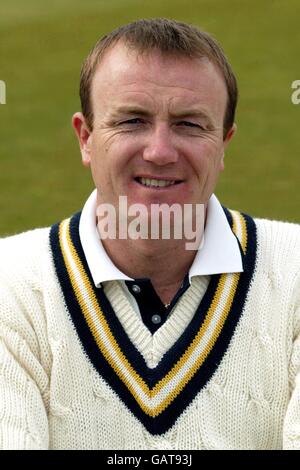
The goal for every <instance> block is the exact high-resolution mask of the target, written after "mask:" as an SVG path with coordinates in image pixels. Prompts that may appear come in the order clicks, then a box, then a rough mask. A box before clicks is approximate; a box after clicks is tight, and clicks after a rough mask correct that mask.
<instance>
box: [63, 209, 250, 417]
mask: <svg viewBox="0 0 300 470" xmlns="http://www.w3.org/2000/svg"><path fill="white" fill-rule="evenodd" d="M238 215H239V214H238ZM240 217H241V225H242V232H243V236H242V241H241V245H242V247H243V249H245V248H246V244H247V231H246V223H245V220H244V218H243V217H242V216H240ZM233 220H234V228H233V230H234V231H236V225H235V219H233ZM64 223H66V224H67V237H66V239H67V240H66V241H67V243H68V246H69V249H70V252H71V254H72V257H73V260H74V262H75V264H76V266H77V268H78V271H79V272H80V276H81V278H82V281H83V284H84V286H85V289H86V291H87V294H88V297H89V299H90V301H91V303H92V305H93V308H94V309H95V312H96V313H97V316H98V319H99V321H100V323H101V327H102V328H103V330H104V331H105V334H106V335H107V337H108V338H109V340H110V342H111V344H112V345H113V349H114V351H115V353H116V354H117V356H118V358H119V360H120V361H121V362H122V364H123V365H124V368H125V369H126V370H127V371H128V373H129V374H130V375H131V377H132V378H133V379H134V381H135V382H136V383H137V384H138V385H139V387H140V388H141V389H142V390H143V392H144V393H145V395H146V396H147V397H148V398H149V399H150V398H154V397H155V396H156V394H157V393H159V391H161V390H162V388H163V387H164V386H165V385H167V383H168V382H169V381H170V380H172V379H173V378H174V377H175V376H176V375H177V373H178V372H179V371H180V370H181V368H182V367H184V365H185V363H186V361H187V360H188V359H189V358H190V356H191V354H192V353H193V351H194V350H195V348H196V347H197V346H198V345H199V343H200V341H201V339H202V338H203V336H204V335H205V332H206V331H207V329H208V327H209V325H210V322H211V321H212V319H213V317H214V313H215V310H216V308H217V305H218V302H219V299H220V297H221V295H222V293H223V290H224V286H225V280H226V276H227V275H226V274H224V275H222V276H221V277H220V280H219V284H218V287H217V290H216V293H215V296H214V298H213V301H212V304H211V306H210V308H209V310H208V312H207V315H206V317H205V320H204V323H203V324H202V327H201V328H200V330H199V332H198V334H197V336H196V337H195V339H194V340H193V342H192V344H191V345H190V346H189V347H188V349H187V350H186V351H185V353H184V354H183V356H182V357H181V358H180V360H179V361H178V363H177V364H176V365H175V366H174V367H173V368H172V369H171V370H170V372H169V373H168V374H167V375H166V376H165V377H164V378H163V379H162V380H161V381H160V382H158V383H157V384H156V385H155V387H154V388H153V389H149V388H148V386H147V384H146V383H145V382H144V380H143V379H142V378H141V377H140V376H139V375H138V374H137V372H136V371H135V370H134V369H133V368H132V366H131V364H130V363H129V362H128V359H127V358H126V356H125V355H124V354H123V353H122V351H121V349H120V347H119V345H118V343H117V342H116V340H115V338H114V336H113V334H112V332H111V330H110V328H109V325H108V323H107V321H106V319H105V317H104V314H103V312H102V310H101V308H100V306H99V304H98V301H97V299H96V297H95V294H94V292H93V289H92V287H91V284H90V281H89V279H88V277H87V275H86V273H85V271H84V268H83V266H82V263H81V261H80V259H79V257H78V254H77V252H76V250H75V248H74V245H73V242H72V240H71V237H70V232H69V223H70V221H65V222H64ZM59 237H60V244H61V249H62V253H63V257H64V261H65V264H66V267H67V270H68V273H69V276H70V280H71V284H72V287H73V289H74V292H75V295H76V297H77V299H78V302H79V305H80V307H81V309H82V311H83V314H84V316H85V318H86V321H87V324H88V326H89V328H90V331H91V333H92V335H93V337H94V339H95V341H96V343H97V345H98V347H99V349H100V350H101V351H102V352H103V355H104V357H105V358H106V360H107V361H108V363H109V364H110V366H111V367H112V369H113V370H114V371H115V373H116V374H117V375H118V377H119V378H120V379H121V380H122V382H123V383H124V384H125V385H126V387H127V388H128V390H130V392H131V394H132V395H133V396H134V398H135V399H136V401H137V403H138V404H139V406H140V407H141V408H142V409H143V411H144V412H145V413H146V414H148V415H149V416H157V415H159V414H160V413H161V412H162V411H163V410H164V409H165V408H166V407H167V406H168V405H169V404H170V403H171V402H172V401H173V400H174V399H175V398H176V396H178V394H179V393H180V392H181V390H182V389H183V388H184V387H185V385H186V384H187V383H188V382H189V380H190V379H191V378H192V377H193V375H194V374H195V373H196V372H197V370H198V369H199V367H201V365H202V364H203V362H204V361H205V359H206V357H207V356H208V354H209V353H210V351H211V349H212V348H213V346H214V344H215V342H216V340H217V338H218V336H219V334H220V332H221V330H222V327H223V325H224V323H225V321H226V318H227V316H228V314H229V312H230V308H231V305H232V301H233V298H234V295H235V291H236V288H237V285H238V280H239V277H240V276H239V274H235V275H232V276H233V280H232V285H231V287H230V292H229V294H228V298H227V302H226V305H225V308H224V310H223V312H222V315H221V317H220V319H219V322H218V324H217V325H216V327H215V330H214V332H213V333H212V335H211V338H210V339H209V343H208V345H207V346H206V348H205V350H204V351H203V352H202V354H201V356H199V358H197V361H196V362H195V364H194V366H193V367H192V368H191V369H189V370H188V371H187V373H186V374H185V376H184V377H183V378H182V379H181V381H180V383H179V384H178V385H177V386H176V388H175V389H173V390H171V391H170V393H169V396H168V397H166V398H165V399H164V400H163V402H162V403H161V404H160V405H159V406H157V407H155V408H150V407H148V406H147V405H145V404H144V403H143V402H142V400H141V398H140V396H139V395H138V394H137V392H136V391H135V390H134V388H133V386H132V385H131V384H130V383H129V382H128V380H127V379H126V376H125V375H124V371H123V370H121V369H120V367H119V366H118V365H117V364H115V362H114V360H113V358H112V357H111V353H110V352H109V350H108V349H107V348H106V346H105V344H104V343H103V341H102V340H101V338H100V336H99V333H98V332H97V325H96V324H94V321H93V318H92V316H91V315H90V313H89V311H88V308H87V307H86V304H85V302H84V299H83V298H82V295H81V293H80V290H79V289H78V287H77V281H76V279H75V277H74V274H73V272H72V268H71V266H70V264H69V262H68V259H67V255H66V253H65V251H64V248H63V243H62V224H61V226H60V230H59Z"/></svg>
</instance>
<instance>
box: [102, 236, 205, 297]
mask: <svg viewBox="0 0 300 470" xmlns="http://www.w3.org/2000/svg"><path fill="white" fill-rule="evenodd" d="M102 243H103V246H104V248H105V250H106V252H107V254H108V256H109V257H110V259H111V260H112V261H113V263H114V264H115V265H116V266H117V267H118V269H120V271H122V272H123V273H124V274H126V275H127V276H129V277H132V278H134V279H135V278H142V277H146V278H149V279H150V280H151V282H152V285H153V287H154V289H155V290H156V292H157V294H158V295H159V297H160V298H161V300H162V302H163V303H165V304H167V303H170V301H171V300H172V298H173V297H174V295H175V294H176V292H177V291H178V289H179V287H180V285H181V283H182V281H183V279H184V276H185V274H186V273H187V272H188V271H189V269H190V267H191V265H192V263H193V260H194V258H195V255H196V253H197V252H196V251H195V250H186V248H185V240H130V239H126V240H119V239H114V240H111V239H106V240H102Z"/></svg>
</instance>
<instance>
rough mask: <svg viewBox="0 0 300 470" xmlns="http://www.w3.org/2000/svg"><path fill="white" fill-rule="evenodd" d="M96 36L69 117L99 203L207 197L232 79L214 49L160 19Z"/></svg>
mask: <svg viewBox="0 0 300 470" xmlns="http://www.w3.org/2000/svg"><path fill="white" fill-rule="evenodd" d="M160 34H163V40H162V38H161V37H159V35H160ZM101 41H102V42H101ZM101 41H100V42H99V43H98V45H96V46H95V48H94V49H93V51H92V52H91V54H90V55H89V57H88V59H87V60H86V62H85V65H84V66H83V71H82V77H81V99H82V113H76V114H75V115H74V117H73V126H74V128H75V130H76V133H77V136H78V139H79V142H80V147H81V153H82V160H83V163H84V165H86V166H89V167H90V168H91V172H92V176H93V179H94V182H95V186H96V188H97V194H98V204H100V203H109V204H112V205H114V206H115V207H118V198H119V196H121V195H122V196H123V195H126V196H127V197H128V204H129V205H132V204H134V203H142V204H144V205H145V206H147V207H149V206H150V205H151V204H162V203H166V204H169V205H170V204H173V203H179V204H180V205H182V206H183V204H187V203H192V204H197V203H206V202H207V201H208V199H209V197H210V196H211V194H212V192H213V191H214V189H215V186H216V183H217V179H218V176H219V173H220V171H222V169H223V158H224V150H225V147H226V145H227V143H228V142H229V140H230V139H231V137H232V135H233V133H234V130H235V127H234V124H233V119H234V110H235V105H236V96H237V91H236V82H235V78H234V75H233V73H232V71H231V68H230V66H229V64H228V63H227V61H226V59H225V56H224V55H223V53H222V51H221V49H220V48H219V46H217V45H216V43H215V41H214V40H213V39H212V38H210V36H209V35H207V34H206V33H202V32H199V31H198V30H197V29H196V28H194V27H190V26H188V25H184V24H181V23H176V22H173V21H169V20H143V21H140V22H136V23H133V24H131V25H128V26H125V27H123V28H121V29H119V30H117V31H115V32H113V33H111V34H110V35H108V36H107V37H106V38H104V39H103V40H101Z"/></svg>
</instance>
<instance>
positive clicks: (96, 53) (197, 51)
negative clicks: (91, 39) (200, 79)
mask: <svg viewBox="0 0 300 470" xmlns="http://www.w3.org/2000/svg"><path fill="white" fill-rule="evenodd" d="M118 42H122V43H123V44H124V45H126V46H127V47H128V48H129V49H132V50H135V51H136V52H138V53H139V54H147V53H149V52H151V51H158V52H161V53H162V54H163V55H165V56H171V57H174V58H175V57H177V58H180V57H182V58H187V57H189V58H191V59H195V58H204V57H206V58H207V59H208V60H209V61H211V62H212V63H214V64H215V65H216V66H217V67H218V69H219V70H220V72H221V74H222V75H223V78H224V82H225V84H226V88H227V95H228V96H227V105H226V111H225V116H224V138H225V136H226V134H227V132H228V131H229V130H230V129H231V127H232V125H233V123H234V117H235V109H236V105H237V98H238V89H237V82H236V78H235V75H234V73H233V70H232V68H231V66H230V64H229V62H228V60H227V58H226V56H225V54H224V52H223V50H222V48H221V47H220V45H219V44H218V43H217V42H216V41H215V39H213V38H212V36H210V35H209V34H208V33H206V32H204V31H201V30H199V29H198V28H196V27H195V26H192V25H189V24H186V23H181V22H178V21H173V20H169V19H165V18H162V19H151V20H139V21H135V22H133V23H129V24H127V25H124V26H121V27H120V28H117V29H115V30H113V31H112V32H111V33H109V34H107V35H105V36H104V37H103V38H101V39H100V40H99V41H98V42H97V43H96V44H95V46H94V47H93V49H92V50H91V51H90V53H89V55H88V56H87V58H86V60H85V61H84V63H83V66H82V69H81V77H80V101H81V109H82V113H83V116H84V117H85V119H86V123H87V124H88V126H89V128H90V130H92V129H93V105H92V102H91V85H92V81H93V77H94V75H95V73H96V70H97V67H98V65H99V64H100V62H101V60H102V59H103V57H104V55H105V53H106V52H107V51H108V50H109V49H111V48H112V47H113V46H114V45H116V44H117V43H118Z"/></svg>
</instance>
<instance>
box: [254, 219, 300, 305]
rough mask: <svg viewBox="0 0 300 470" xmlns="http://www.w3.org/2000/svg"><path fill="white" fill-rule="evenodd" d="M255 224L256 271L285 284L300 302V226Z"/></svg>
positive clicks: (257, 222)
mask: <svg viewBox="0 0 300 470" xmlns="http://www.w3.org/2000/svg"><path fill="white" fill-rule="evenodd" d="M254 222H255V227H256V245H257V248H256V253H257V257H256V272H257V273H261V274H262V275H267V276H268V277H270V278H272V279H273V280H274V279H277V280H278V283H279V281H280V283H281V282H282V283H283V284H284V285H285V289H286V290H287V291H290V292H294V294H295V296H296V297H297V299H298V300H297V302H299V301H300V299H299V292H300V290H299V289H300V225H298V224H294V223H289V222H281V221H274V220H267V219H258V218H255V219H254ZM278 285H279V284H278Z"/></svg>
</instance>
